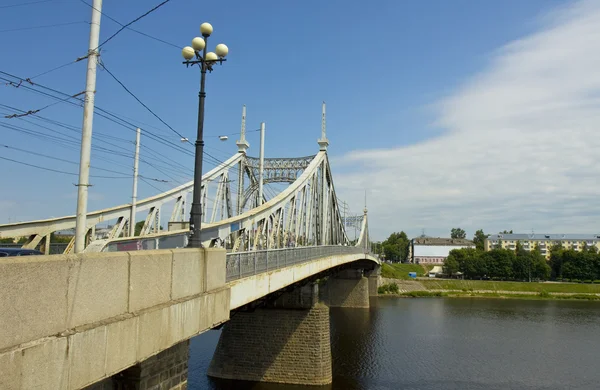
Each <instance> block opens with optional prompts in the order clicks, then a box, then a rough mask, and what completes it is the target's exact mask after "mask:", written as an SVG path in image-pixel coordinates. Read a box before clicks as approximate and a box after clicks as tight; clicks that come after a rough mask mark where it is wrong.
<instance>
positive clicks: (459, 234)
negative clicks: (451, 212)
mask: <svg viewBox="0 0 600 390" xmlns="http://www.w3.org/2000/svg"><path fill="white" fill-rule="evenodd" d="M450 238H462V239H464V238H467V233H466V232H465V231H464V230H463V229H461V228H459V227H458V228H452V230H450Z"/></svg>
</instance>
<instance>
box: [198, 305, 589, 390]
mask: <svg viewBox="0 0 600 390" xmlns="http://www.w3.org/2000/svg"><path fill="white" fill-rule="evenodd" d="M371 306H372V307H371V308H370V309H331V342H332V350H331V352H332V358H333V375H334V378H333V384H332V385H331V387H325V389H327V390H329V389H332V390H334V389H335V390H351V389H368V390H379V389H406V390H434V389H435V390H438V389H449V390H453V389H457V390H458V389H460V390H496V389H525V390H529V389H531V390H533V389H536V390H538V389H539V390H542V389H543V390H555V389H556V390H563V389H571V390H575V389H600V303H595V302H578V301H536V300H529V301H528V300H519V299H514V300H508V299H507V300H502V299H482V298H418V299H402V298H375V299H372V301H371ZM219 334H220V331H210V332H207V333H205V334H202V335H200V336H198V337H196V338H194V339H193V340H192V342H191V347H190V348H191V349H190V362H189V379H188V388H189V389H191V390H201V389H202V390H204V389H211V390H225V389H242V390H243V389H252V390H299V389H309V387H304V386H284V385H272V384H271V385H268V384H251V383H246V382H237V381H217V380H214V379H211V378H208V377H207V376H206V371H207V368H208V365H209V363H210V359H211V358H212V354H213V351H214V349H215V347H216V345H217V341H218V338H219ZM319 389H322V388H319Z"/></svg>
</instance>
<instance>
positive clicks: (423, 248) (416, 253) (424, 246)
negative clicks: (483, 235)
mask: <svg viewBox="0 0 600 390" xmlns="http://www.w3.org/2000/svg"><path fill="white" fill-rule="evenodd" d="M462 248H475V244H474V243H473V241H469V240H464V239H460V238H434V237H419V238H413V239H412V240H410V246H409V253H408V255H409V258H410V262H411V263H415V264H443V263H444V261H445V260H446V257H448V255H449V254H450V251H451V250H453V249H462Z"/></svg>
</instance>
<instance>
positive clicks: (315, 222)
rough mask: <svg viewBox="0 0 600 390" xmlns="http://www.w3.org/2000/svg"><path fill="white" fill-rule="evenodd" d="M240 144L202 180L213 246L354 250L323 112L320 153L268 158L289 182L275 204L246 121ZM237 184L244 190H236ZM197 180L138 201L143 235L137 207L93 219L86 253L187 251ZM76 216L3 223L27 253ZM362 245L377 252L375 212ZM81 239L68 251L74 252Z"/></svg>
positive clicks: (208, 242)
mask: <svg viewBox="0 0 600 390" xmlns="http://www.w3.org/2000/svg"><path fill="white" fill-rule="evenodd" d="M244 121H245V119H244V117H242V132H241V137H240V140H239V141H237V145H238V152H237V153H236V154H235V155H233V156H231V157H230V158H228V159H227V160H226V161H224V162H222V163H220V164H219V165H218V166H216V167H215V168H213V169H212V170H210V171H209V172H207V173H205V174H204V175H203V177H202V209H203V210H202V216H203V224H202V232H201V238H202V241H203V244H204V246H206V247H214V246H219V247H225V248H226V249H228V251H229V252H246V251H253V250H265V249H280V248H291V247H305V246H330V245H342V246H348V245H350V240H349V239H348V236H347V234H346V229H345V226H344V218H343V217H342V216H341V213H340V205H339V202H338V198H337V197H336V193H335V188H334V184H333V176H332V173H331V168H330V165H329V159H328V157H327V147H328V144H329V142H328V140H327V138H326V132H325V109H324V107H323V116H322V132H321V139H319V140H318V143H319V146H320V150H319V152H318V153H317V154H315V155H312V156H305V157H294V158H265V159H264V164H263V170H262V171H263V180H262V181H263V183H264V184H269V183H287V184H288V186H287V187H286V188H284V189H283V190H282V191H281V192H279V193H277V194H274V195H273V196H272V197H271V198H270V199H267V198H266V197H265V196H264V195H263V197H262V199H260V195H259V194H260V193H261V192H262V191H260V180H259V179H260V164H259V159H258V158H255V157H250V156H248V155H247V154H246V151H247V149H248V147H249V144H248V143H247V141H246V139H245V124H244ZM232 182H237V186H236V187H237V188H232ZM192 189H193V181H190V182H188V183H185V184H183V185H181V186H179V187H176V188H173V189H171V190H169V191H166V192H163V193H160V194H158V195H154V196H151V197H149V198H146V199H142V200H138V201H137V203H136V210H137V211H138V212H140V211H141V212H144V211H145V212H146V213H147V214H146V219H145V221H144V225H143V227H142V229H141V233H140V236H137V237H130V236H129V228H128V226H129V224H130V223H135V221H130V218H131V211H132V204H123V205H120V206H116V207H110V208H106V209H102V210H97V211H92V212H89V213H88V215H87V232H88V237H89V239H88V240H87V242H86V243H87V246H86V252H88V251H89V252H93V251H116V250H132V249H133V250H135V249H138V250H139V249H156V248H165V247H168V248H174V247H183V246H185V245H186V244H187V232H188V229H187V227H186V225H187V221H186V219H187V213H186V205H187V197H188V195H189V194H190V193H191V192H192ZM171 203H172V204H173V206H172V209H171V210H170V211H171V212H170V218H169V229H168V231H161V230H160V229H161V227H160V219H161V216H162V215H163V213H164V212H165V211H167V210H165V209H166V208H167V204H171ZM75 220H76V217H75V216H74V215H73V216H66V217H60V218H52V219H45V220H37V221H29V222H19V223H12V224H4V225H0V237H26V239H27V241H26V242H25V243H24V244H23V247H24V248H30V249H31V248H36V247H37V246H38V245H39V244H40V243H42V242H44V243H45V247H46V248H48V247H49V243H50V235H51V234H52V233H54V232H56V231H61V230H67V229H72V228H74V227H75ZM107 221H115V223H114V225H113V227H112V229H111V230H110V232H109V233H108V235H107V237H105V238H103V239H100V240H93V237H95V229H96V225H98V224H99V223H101V222H107ZM361 222H362V223H361V231H360V236H359V239H358V242H357V243H356V246H360V247H363V248H364V249H365V250H369V251H370V241H369V231H368V223H367V211H366V209H365V211H364V215H363V218H362V221H361ZM73 244H74V239H73V240H72V241H71V242H70V243H69V245H68V246H67V247H66V249H65V253H70V252H71V251H72V250H73Z"/></svg>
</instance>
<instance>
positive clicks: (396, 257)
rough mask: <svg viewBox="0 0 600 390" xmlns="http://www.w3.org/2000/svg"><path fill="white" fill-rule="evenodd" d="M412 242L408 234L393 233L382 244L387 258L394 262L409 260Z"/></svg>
mask: <svg viewBox="0 0 600 390" xmlns="http://www.w3.org/2000/svg"><path fill="white" fill-rule="evenodd" d="M409 245H410V241H409V240H408V236H407V235H406V233H404V232H403V231H401V232H400V233H392V234H390V236H389V237H388V238H387V239H386V240H385V241H384V242H382V243H381V246H382V248H383V253H384V254H385V258H386V259H388V260H392V261H406V259H407V258H408V246H409Z"/></svg>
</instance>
